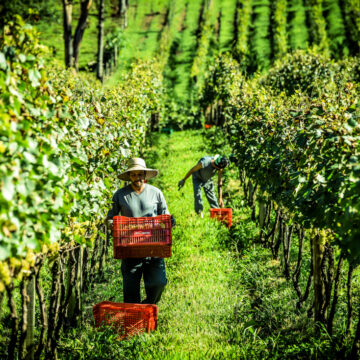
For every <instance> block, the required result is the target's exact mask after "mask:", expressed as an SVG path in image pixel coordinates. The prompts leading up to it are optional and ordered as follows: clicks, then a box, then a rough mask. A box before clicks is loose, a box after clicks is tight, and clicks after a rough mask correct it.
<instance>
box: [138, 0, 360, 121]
mask: <svg viewBox="0 0 360 360" xmlns="http://www.w3.org/2000/svg"><path fill="white" fill-rule="evenodd" d="M156 10H158V13H159V15H158V17H160V16H164V14H165V13H166V14H168V22H167V23H166V28H167V30H165V32H166V31H168V34H169V36H168V37H167V39H166V41H167V42H168V45H167V48H166V49H165V51H167V52H168V53H167V55H166V57H167V64H166V65H165V69H164V78H165V85H166V88H167V90H168V91H169V95H170V96H169V98H173V99H174V100H173V101H170V100H169V102H168V104H166V110H165V117H166V120H167V122H168V125H170V126H174V127H178V128H183V127H184V126H185V125H192V126H194V125H195V126H199V125H200V121H198V120H197V119H199V118H200V114H199V113H198V112H197V111H196V108H197V106H198V101H197V98H198V94H199V93H201V92H202V89H203V86H204V76H203V74H204V71H205V69H206V68H207V66H208V65H209V64H210V63H211V61H212V59H213V56H214V54H216V53H225V52H229V53H231V54H232V55H233V57H234V58H235V59H237V61H238V62H239V63H240V64H241V68H242V70H243V71H244V72H246V73H248V74H254V73H256V72H257V71H266V70H268V69H269V68H270V67H271V66H272V65H273V64H274V63H275V61H276V60H278V59H282V58H283V57H284V56H285V55H286V54H287V53H288V52H291V51H296V50H299V49H300V50H301V49H302V50H306V49H308V48H313V49H315V51H317V52H318V53H321V54H324V55H326V56H329V57H331V58H334V59H341V58H344V57H346V56H349V55H352V56H355V55H357V54H358V53H359V40H358V39H359V34H360V27H359V20H358V17H359V16H358V14H359V5H358V3H357V2H356V1H352V0H345V1H338V0H321V1H311V0H288V1H285V0H276V1H267V0H251V1H248V0H237V1H235V0H228V1H223V2H220V1H217V0H206V1H205V0H199V1H194V2H179V1H174V2H170V3H168V4H166V6H164V4H162V5H161V8H160V6H158V8H157V9H156ZM153 11H155V7H154V9H153ZM150 14H152V13H150ZM147 15H149V14H147ZM153 21H154V20H153ZM158 28H159V29H160V27H159V26H158ZM159 31H160V30H159ZM162 32H163V29H162ZM148 37H150V35H148V36H147V38H148ZM147 38H145V40H144V41H147V42H148V39H147ZM162 40H164V38H162ZM152 47H154V44H153V45H152ZM180 109H182V111H180V113H181V114H180V115H179V114H178V113H179V110H180ZM185 110H186V111H185Z"/></svg>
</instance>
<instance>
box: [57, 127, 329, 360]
mask: <svg viewBox="0 0 360 360" xmlns="http://www.w3.org/2000/svg"><path fill="white" fill-rule="evenodd" d="M204 144H206V142H204V139H203V138H202V136H201V132H200V131H184V132H175V133H173V135H171V136H168V135H164V134H162V135H156V136H154V137H153V141H152V145H151V147H150V148H149V150H148V151H147V152H146V153H145V154H144V158H145V159H146V160H147V165H148V166H149V167H154V168H157V169H159V171H160V174H159V176H158V177H157V178H155V179H154V180H152V181H151V183H152V184H154V185H155V186H158V187H159V188H161V189H162V190H163V192H164V195H165V198H166V200H167V203H168V207H169V210H170V212H171V213H172V214H173V215H174V216H175V218H176V220H177V226H176V227H175V228H174V230H173V255H172V257H171V258H168V259H166V266H167V276H168V280H169V281H168V285H167V287H166V288H165V291H164V293H163V297H162V299H161V301H160V303H159V304H158V305H159V323H158V329H157V330H156V331H155V332H153V333H151V334H150V335H148V334H141V335H138V336H134V337H132V338H130V339H128V340H126V341H118V340H117V338H116V336H115V335H114V334H113V333H112V332H111V331H110V330H106V331H105V332H104V331H96V330H94V328H93V325H92V321H93V319H92V312H91V309H92V306H93V305H94V304H95V303H97V302H100V301H102V300H110V301H115V302H121V301H122V278H121V272H120V261H118V260H113V259H111V255H110V258H109V260H108V261H107V269H106V280H105V281H104V282H102V283H100V284H97V285H96V286H95V288H94V289H93V290H92V293H91V294H90V295H89V296H87V298H86V311H85V313H84V323H83V325H82V327H80V328H78V329H73V330H71V331H69V332H67V333H66V334H64V335H63V337H62V339H61V341H60V358H61V359H110V358H115V357H116V358H117V359H128V360H130V359H159V360H160V359H161V360H162V359H171V360H173V359H199V360H200V359H264V358H267V359H284V358H293V359H315V358H318V359H322V358H329V359H332V358H334V357H333V355H334V354H335V352H334V353H331V352H329V350H332V349H331V346H330V340H329V338H328V337H327V336H326V334H325V333H322V332H320V333H316V329H315V327H314V325H313V324H312V320H311V319H308V318H307V316H306V310H307V305H308V304H307V305H306V306H304V308H303V310H302V311H298V312H296V311H295V303H296V296H295V295H294V291H293V289H292V286H291V284H290V283H288V282H286V281H285V280H284V278H283V276H282V270H281V266H279V265H280V264H279V262H278V261H274V260H273V259H272V257H271V255H270V252H269V250H268V249H263V248H262V247H259V246H257V245H255V243H254V239H255V238H256V236H257V230H256V228H255V224H254V223H253V222H251V221H250V220H249V219H250V216H251V211H250V210H249V209H248V208H246V207H244V205H243V202H242V201H241V199H240V198H239V197H238V193H239V191H240V190H239V184H238V182H237V180H236V175H235V170H234V169H233V170H229V172H230V173H229V174H228V175H227V176H228V181H227V184H228V185H227V189H226V193H227V194H228V195H227V196H228V197H227V198H226V199H225V200H226V204H225V205H228V206H231V207H232V208H233V209H234V221H233V222H234V227H233V228H232V230H231V231H229V230H228V229H227V228H226V227H224V226H223V225H221V224H220V223H218V222H216V221H213V220H212V219H210V218H209V217H208V216H205V218H204V219H200V218H199V217H198V216H196V215H195V212H194V210H193V194H192V184H191V179H189V180H188V181H187V182H186V184H185V186H184V187H183V188H182V190H181V191H178V190H177V182H178V181H179V179H181V178H182V177H183V176H184V175H185V173H186V172H187V170H188V169H189V168H190V167H192V166H193V165H194V164H195V163H196V162H197V161H198V159H199V158H200V157H201V156H203V155H205V154H207V151H206V149H205V148H204ZM204 213H205V214H208V213H209V207H208V205H207V203H206V207H205V212H204ZM235 249H238V251H235ZM304 281H306V279H304ZM302 285H303V284H302Z"/></svg>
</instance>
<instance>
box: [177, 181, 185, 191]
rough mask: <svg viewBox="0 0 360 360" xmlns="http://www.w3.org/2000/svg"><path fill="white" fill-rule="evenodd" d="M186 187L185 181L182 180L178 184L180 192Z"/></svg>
mask: <svg viewBox="0 0 360 360" xmlns="http://www.w3.org/2000/svg"><path fill="white" fill-rule="evenodd" d="M184 185H185V180H184V179H182V180H180V181H179V182H178V187H179V188H178V190H180V189H181V188H182V187H183V186H184Z"/></svg>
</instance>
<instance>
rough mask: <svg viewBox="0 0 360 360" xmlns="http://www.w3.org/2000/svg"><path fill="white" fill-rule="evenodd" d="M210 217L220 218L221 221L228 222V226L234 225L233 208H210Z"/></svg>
mask: <svg viewBox="0 0 360 360" xmlns="http://www.w3.org/2000/svg"><path fill="white" fill-rule="evenodd" d="M210 217H211V218H215V219H218V220H219V221H221V222H223V223H225V224H227V226H228V227H231V225H232V209H230V208H223V209H210Z"/></svg>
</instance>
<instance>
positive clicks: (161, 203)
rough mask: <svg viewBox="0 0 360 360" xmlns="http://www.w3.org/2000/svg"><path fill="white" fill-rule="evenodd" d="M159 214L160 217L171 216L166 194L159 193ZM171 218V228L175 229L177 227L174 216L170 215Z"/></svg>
mask: <svg viewBox="0 0 360 360" xmlns="http://www.w3.org/2000/svg"><path fill="white" fill-rule="evenodd" d="M157 212H158V214H159V215H166V214H167V215H170V212H169V209H168V207H167V204H166V200H165V197H164V194H163V193H162V192H160V193H159V202H158V210H157ZM170 217H171V227H174V226H175V225H176V220H175V218H174V216H173V215H170Z"/></svg>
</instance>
